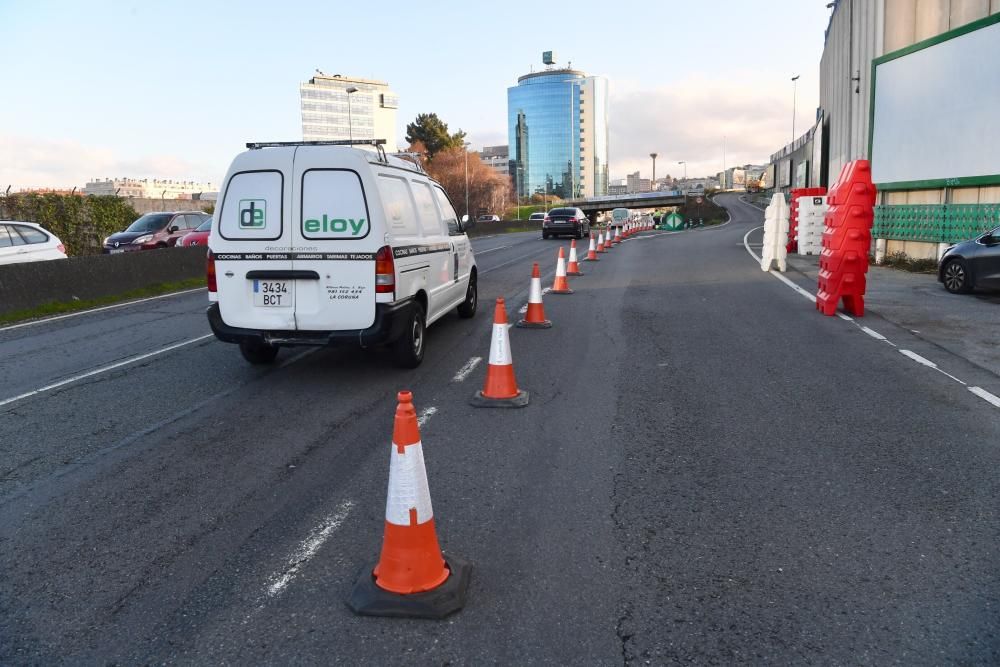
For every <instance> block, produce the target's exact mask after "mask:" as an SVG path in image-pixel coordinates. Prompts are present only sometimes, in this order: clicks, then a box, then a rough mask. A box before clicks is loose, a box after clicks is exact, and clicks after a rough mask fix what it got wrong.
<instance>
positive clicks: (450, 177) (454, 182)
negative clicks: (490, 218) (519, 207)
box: [425, 147, 514, 218]
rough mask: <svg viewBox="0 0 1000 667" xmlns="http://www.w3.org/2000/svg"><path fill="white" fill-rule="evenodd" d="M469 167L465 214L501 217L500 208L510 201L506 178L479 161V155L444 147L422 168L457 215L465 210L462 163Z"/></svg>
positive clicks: (510, 190)
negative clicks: (439, 187) (449, 200)
mask: <svg viewBox="0 0 1000 667" xmlns="http://www.w3.org/2000/svg"><path fill="white" fill-rule="evenodd" d="M466 157H468V164H469V211H468V213H469V215H470V216H471V217H473V218H475V216H476V215H478V214H479V213H497V214H501V215H502V214H503V210H504V208H505V207H506V206H507V205H508V204H510V203H512V202H513V201H514V193H513V187H512V186H511V182H510V179H509V178H507V177H506V176H504V175H503V174H498V173H497V172H495V171H493V170H492V169H491V168H490V167H489V166H488V165H486V164H484V163H483V162H482V160H480V159H479V153H466V151H465V149H464V148H462V147H456V148H446V149H444V150H442V151H440V152H439V153H438V156H437V158H436V159H435V160H434V161H433V162H428V163H427V164H426V165H425V167H426V169H427V172H428V173H429V174H430V175H431V177H432V178H433V179H434V180H436V181H437V182H438V183H440V184H441V187H443V188H444V190H445V192H447V193H448V197H449V198H450V199H451V202H452V203H453V204H454V205H455V210H456V211H458V214H459V215H463V214H464V213H465V212H466V210H465V164H466Z"/></svg>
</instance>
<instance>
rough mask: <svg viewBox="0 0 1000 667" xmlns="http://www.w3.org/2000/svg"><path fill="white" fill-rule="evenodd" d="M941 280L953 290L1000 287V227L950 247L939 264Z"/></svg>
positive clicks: (966, 290)
mask: <svg viewBox="0 0 1000 667" xmlns="http://www.w3.org/2000/svg"><path fill="white" fill-rule="evenodd" d="M938 281H939V282H941V283H944V288H945V289H946V290H948V291H949V292H951V293H952V294H966V293H968V292H971V291H972V290H973V289H976V288H980V289H1000V227H997V228H996V229H994V230H992V231H989V232H986V233H985V234H983V235H981V236H978V237H976V238H974V239H970V240H968V241H962V242H961V243H957V244H955V245H953V246H952V247H950V248H948V249H947V250H946V251H945V253H944V255H942V256H941V262H940V263H939V264H938Z"/></svg>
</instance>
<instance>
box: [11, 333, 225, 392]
mask: <svg viewBox="0 0 1000 667" xmlns="http://www.w3.org/2000/svg"><path fill="white" fill-rule="evenodd" d="M214 337H215V334H205V335H204V336H198V337H197V338H192V339H191V340H185V341H181V342H180V343H174V344H173V345H168V346H166V347H164V348H160V349H159V350H154V351H153V352H147V353H146V354H140V355H138V356H136V357H131V358H129V359H125V360H124V361H118V362H116V363H113V364H110V365H108V366H102V367H100V368H95V369H94V370H92V371H87V372H86V373H81V374H80V375H74V376H73V377H68V378H66V379H65V380H60V381H59V382H54V383H52V384H47V385H45V386H44V387H39V388H38V389H35V390H33V391H29V392H25V393H23V394H20V395H18V396H12V397H10V398H5V399H4V400H2V401H0V407H3V406H5V405H9V404H11V403H16V402H17V401H21V400H24V399H26V398H30V397H32V396H37V395H38V394H44V393H45V392H48V391H52V390H53V389H58V388H60V387H65V386H66V385H68V384H73V383H74V382H79V381H80V380H85V379H87V378H89V377H93V376H95V375H100V374H101V373H107V372H108V371H113V370H115V369H116V368H121V367H122V366H128V365H129V364H134V363H136V362H137V361H142V360H144V359H149V358H151V357H155V356H157V355H160V354H164V353H165V352H171V351H173V350H176V349H178V348H181V347H184V346H186V345H191V344H193V343H197V342H199V341H203V340H205V339H206V338H214Z"/></svg>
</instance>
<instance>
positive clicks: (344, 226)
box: [302, 213, 367, 236]
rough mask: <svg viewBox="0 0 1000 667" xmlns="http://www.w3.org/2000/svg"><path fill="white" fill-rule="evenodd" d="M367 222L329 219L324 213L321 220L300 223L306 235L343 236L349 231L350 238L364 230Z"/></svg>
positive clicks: (359, 219) (311, 219) (352, 219)
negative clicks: (331, 234) (330, 234)
mask: <svg viewBox="0 0 1000 667" xmlns="http://www.w3.org/2000/svg"><path fill="white" fill-rule="evenodd" d="M366 222H367V220H365V218H358V219H357V220H355V219H354V218H331V217H329V216H328V215H327V214H326V213H324V214H323V219H322V220H318V219H316V218H310V219H308V220H306V221H305V222H303V223H302V228H303V230H305V232H306V233H307V234H329V233H333V234H343V233H344V232H347V231H350V234H351V236H357V235H358V234H360V233H361V230H362V229H364V226H365V223H366Z"/></svg>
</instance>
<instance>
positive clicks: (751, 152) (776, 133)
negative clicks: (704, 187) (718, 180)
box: [609, 73, 815, 178]
mask: <svg viewBox="0 0 1000 667" xmlns="http://www.w3.org/2000/svg"><path fill="white" fill-rule="evenodd" d="M727 75H729V79H728V80H726V81H723V80H711V79H705V78H698V79H685V80H681V81H679V82H677V83H676V84H672V85H670V86H669V87H666V86H664V87H657V88H653V89H645V90H643V89H641V88H639V87H638V86H634V85H629V84H627V83H626V84H625V85H623V86H621V87H618V89H617V90H615V88H613V89H612V94H611V99H610V107H611V108H610V115H611V130H610V135H611V136H610V139H609V141H610V150H611V155H610V156H609V160H610V163H611V176H612V178H624V177H625V175H626V174H627V173H631V172H634V171H636V170H640V171H641V172H642V174H643V176H649V175H650V171H651V167H652V160H651V159H650V157H649V154H650V153H654V152H655V153H657V154H658V157H657V165H656V173H657V176H664V175H666V174H668V173H669V174H671V175H672V176H675V177H676V176H678V175H682V174H683V171H684V167H683V166H682V165H678V164H677V162H678V161H680V160H685V161H687V173H688V176H692V177H694V176H708V175H714V174H716V173H718V172H719V171H721V170H722V149H723V137H726V165H727V166H729V167H732V166H733V165H737V164H746V163H754V164H762V163H766V162H767V160H768V158H769V156H770V155H771V153H775V152H777V151H778V150H779V149H780V148H781V147H782V146H784V145H785V144H786V143H788V141H789V140H790V139H791V122H792V120H791V115H792V114H791V99H789V98H790V95H789V91H788V88H787V86H785V87H781V86H774V85H770V84H767V83H761V82H758V81H755V80H754V78H753V77H747V76H745V75H739V74H737V75H735V76H733V75H730V73H727ZM734 80H740V81H741V83H738V84H734V83H733V81H734ZM799 92H800V95H799V111H800V113H799V114H798V118H799V124H798V125H797V126H796V132H797V133H798V134H800V135H801V134H802V133H803V132H805V131H806V129H808V119H809V118H811V117H812V113H811V112H810V111H808V110H809V108H810V106H809V105H810V104H812V106H813V107H814V106H815V100H810V99H808V98H807V96H805V95H803V94H802V91H801V90H800V91H799Z"/></svg>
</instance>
